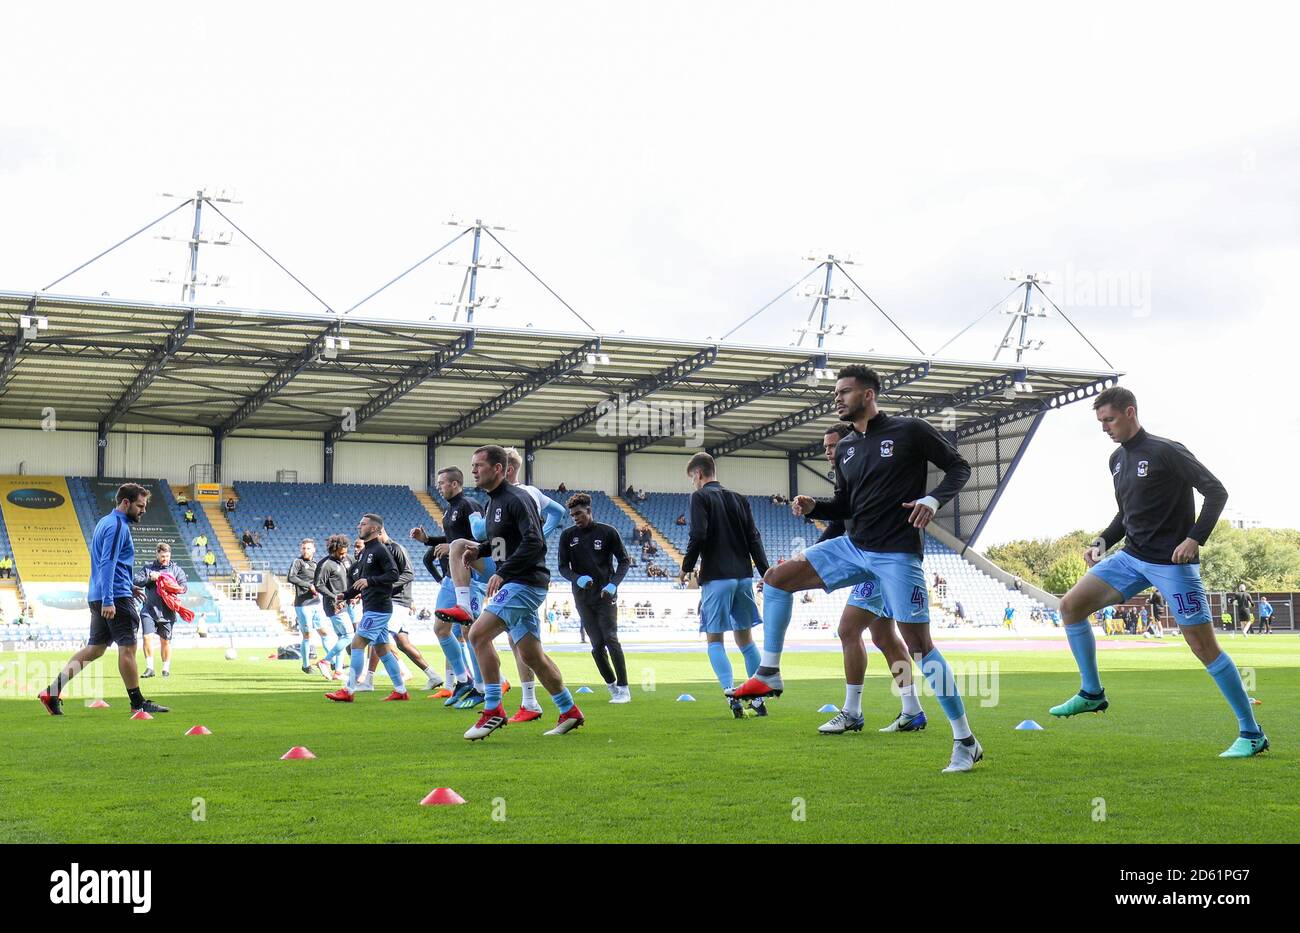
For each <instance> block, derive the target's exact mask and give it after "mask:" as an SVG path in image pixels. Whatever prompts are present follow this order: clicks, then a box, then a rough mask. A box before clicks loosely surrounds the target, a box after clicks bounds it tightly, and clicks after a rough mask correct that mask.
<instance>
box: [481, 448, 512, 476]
mask: <svg viewBox="0 0 1300 933" xmlns="http://www.w3.org/2000/svg"><path fill="white" fill-rule="evenodd" d="M474 453H476V454H483V456H485V457H487V462H488V463H490V464H492V466H499V467H501V469H503V470H504V469H506V468H508V467H509V466H510V456H509V455H508V454H507V453H506V449H505V448H504V447H502V446H501V445H500V444H484V445H483V446H482V447H480V448H478V449H477V450H475V451H474Z"/></svg>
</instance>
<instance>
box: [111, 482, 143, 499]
mask: <svg viewBox="0 0 1300 933" xmlns="http://www.w3.org/2000/svg"><path fill="white" fill-rule="evenodd" d="M141 496H143V497H144V498H146V499H148V498H149V490H147V489H145V488H144V487H143V486H141V485H140V484H139V483H123V484H122V485H121V486H118V487H117V499H116V500H114V501H116V502H121V501H122V500H123V499H125V500H126V501H127V502H135V500H137V499H139V498H140V497H141Z"/></svg>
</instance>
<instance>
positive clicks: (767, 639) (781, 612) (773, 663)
mask: <svg viewBox="0 0 1300 933" xmlns="http://www.w3.org/2000/svg"><path fill="white" fill-rule="evenodd" d="M793 611H794V594H793V593H788V592H786V591H785V590H779V589H777V588H776V587H774V586H773V585H772V584H770V583H768V584H766V585H764V587H763V658H762V661H763V664H764V665H766V666H768V667H779V666H780V664H781V650H782V649H783V648H784V647H785V630H786V629H787V628H789V627H790V615H791V613H792V612H793Z"/></svg>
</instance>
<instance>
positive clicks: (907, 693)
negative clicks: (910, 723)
mask: <svg viewBox="0 0 1300 933" xmlns="http://www.w3.org/2000/svg"><path fill="white" fill-rule="evenodd" d="M898 696H899V698H900V699H901V700H902V701H903V712H904V713H905V714H906V715H908V716H915V715H916V714H917V713H919V712H921V701H920V700H918V699H917V698H916V681H912V682H911V683H910V684H908V685H907V686H906V687H899V688H898Z"/></svg>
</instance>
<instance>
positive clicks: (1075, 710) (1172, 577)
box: [1050, 386, 1268, 758]
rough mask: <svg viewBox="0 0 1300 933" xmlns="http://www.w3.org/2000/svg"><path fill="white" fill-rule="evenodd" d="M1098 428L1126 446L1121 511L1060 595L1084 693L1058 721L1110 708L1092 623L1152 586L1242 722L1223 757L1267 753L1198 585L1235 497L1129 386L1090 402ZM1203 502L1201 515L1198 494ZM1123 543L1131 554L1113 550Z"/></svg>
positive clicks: (1119, 486) (1062, 709)
mask: <svg viewBox="0 0 1300 933" xmlns="http://www.w3.org/2000/svg"><path fill="white" fill-rule="evenodd" d="M1092 407H1093V411H1094V412H1096V416H1097V421H1099V422H1100V423H1101V429H1102V431H1104V432H1105V433H1106V436H1107V437H1109V438H1110V439H1111V440H1112V441H1114V442H1115V443H1116V444H1118V445H1119V449H1118V450H1116V451H1115V452H1114V453H1112V454H1111V456H1110V473H1111V479H1112V481H1113V482H1114V485H1115V502H1116V504H1117V505H1118V506H1119V511H1118V512H1116V513H1115V517H1114V518H1113V519H1112V520H1111V523H1110V525H1109V526H1107V528H1106V530H1105V531H1103V532H1102V533H1101V534H1100V535H1098V536H1097V537H1096V538H1095V539H1094V540H1093V542H1092V544H1090V545H1089V546H1088V547H1087V549H1086V550H1085V551H1084V560H1085V561H1086V562H1087V564H1088V566H1089V567H1090V568H1091V569H1089V571H1088V572H1087V573H1086V574H1084V575H1083V578H1082V579H1080V580H1079V582H1078V583H1076V584H1075V585H1074V586H1073V587H1071V588H1070V591H1069V592H1068V593H1066V594H1065V595H1064V596H1063V597H1061V622H1062V623H1063V624H1064V626H1065V634H1066V637H1067V638H1068V639H1069V642H1070V652H1071V653H1072V654H1073V655H1074V660H1075V663H1076V664H1078V666H1079V678H1080V681H1081V684H1080V688H1079V692H1078V693H1077V694H1075V695H1074V696H1072V697H1070V698H1069V699H1068V700H1066V701H1065V702H1064V703H1061V704H1060V705H1058V706H1053V707H1052V708H1051V710H1050V712H1051V714H1052V715H1053V716H1057V717H1060V718H1066V717H1069V716H1075V715H1078V714H1079V713H1099V712H1102V711H1103V710H1105V709H1107V708H1108V707H1109V706H1110V701H1109V700H1108V699H1107V697H1106V691H1105V690H1104V689H1102V685H1101V676H1100V674H1099V673H1098V671H1097V642H1096V639H1095V637H1094V635H1093V632H1092V623H1091V622H1090V621H1089V620H1088V617H1089V616H1090V615H1092V613H1094V612H1096V611H1097V610H1098V609H1102V608H1105V607H1106V606H1114V605H1118V604H1119V603H1122V602H1124V601H1125V600H1127V599H1129V598H1131V597H1133V596H1136V595H1137V594H1138V593H1141V592H1142V591H1143V590H1146V589H1149V588H1150V587H1153V586H1154V587H1155V588H1156V589H1158V590H1159V591H1160V592H1161V593H1162V594H1163V595H1164V597H1165V601H1166V602H1167V603H1168V604H1169V607H1170V609H1171V610H1172V611H1173V614H1174V617H1175V618H1176V619H1177V621H1178V625H1179V627H1180V628H1181V629H1182V633H1183V639H1184V640H1185V641H1186V642H1187V647H1189V648H1191V649H1192V653H1193V654H1194V655H1196V657H1197V659H1198V660H1199V661H1200V662H1201V663H1202V664H1204V665H1205V669H1206V671H1207V672H1208V673H1209V675H1210V676H1211V677H1212V678H1213V679H1214V682H1215V684H1216V685H1217V686H1218V688H1219V690H1220V691H1221V692H1222V693H1223V696H1224V699H1226V700H1227V701H1228V705H1229V706H1230V707H1231V708H1232V712H1233V714H1234V715H1235V716H1236V718H1237V738H1236V739H1235V740H1234V741H1233V743H1232V745H1231V746H1229V747H1228V749H1227V750H1226V751H1224V752H1223V754H1221V755H1220V756H1219V757H1220V758H1250V757H1252V756H1254V755H1258V754H1259V753H1260V752H1262V751H1266V750H1267V749H1268V738H1267V737H1266V736H1265V735H1264V732H1263V730H1261V729H1260V727H1259V723H1257V722H1256V721H1255V713H1254V710H1253V709H1252V704H1251V702H1250V696H1249V695H1248V694H1247V693H1246V688H1245V686H1244V685H1243V684H1242V681H1241V674H1240V673H1239V672H1238V670H1237V666H1236V665H1235V664H1233V662H1232V658H1230V657H1228V654H1227V652H1225V651H1223V650H1222V649H1221V648H1220V647H1219V642H1218V639H1216V638H1215V635H1214V626H1213V625H1211V624H1210V600H1209V598H1208V597H1207V596H1206V593H1205V586H1204V585H1203V584H1202V583H1201V568H1200V554H1201V545H1203V544H1204V543H1205V542H1206V541H1207V540H1208V539H1209V537H1210V532H1212V531H1213V530H1214V525H1215V522H1217V521H1218V520H1219V514H1220V513H1221V512H1222V511H1223V507H1224V505H1225V504H1226V503H1227V501H1228V492H1227V490H1226V489H1224V488H1223V484H1222V483H1220V482H1219V481H1218V480H1217V479H1216V478H1215V477H1214V474H1212V473H1211V472H1210V471H1209V470H1207V469H1206V468H1205V467H1204V466H1202V465H1201V462H1200V461H1199V460H1197V459H1196V458H1195V457H1193V456H1192V454H1191V452H1190V451H1189V450H1188V449H1187V448H1186V447H1184V446H1183V445H1182V444H1179V443H1178V442H1177V441H1171V440H1166V439H1165V438H1163V437H1156V436H1155V435H1154V434H1148V433H1147V432H1146V430H1145V429H1144V428H1143V427H1142V425H1141V424H1140V423H1139V422H1138V413H1137V398H1136V397H1135V396H1134V395H1133V393H1132V392H1130V391H1129V390H1128V389H1125V388H1123V387H1122V386H1112V387H1111V388H1109V389H1106V390H1105V391H1104V392H1102V393H1101V394H1100V395H1098V396H1097V398H1096V400H1095V401H1094V402H1093V404H1092ZM1193 489H1195V490H1197V491H1198V492H1200V493H1201V495H1203V496H1204V497H1205V501H1204V502H1203V503H1202V504H1201V514H1200V516H1199V517H1198V516H1197V514H1196V503H1195V500H1194V499H1193V498H1192V490H1193ZM1121 537H1122V538H1123V539H1124V542H1125V543H1124V548H1123V549H1122V550H1120V551H1117V552H1116V553H1114V554H1111V555H1110V556H1109V557H1107V556H1106V551H1107V550H1108V549H1109V548H1111V547H1112V546H1113V545H1115V544H1116V543H1118V542H1119V540H1120V538H1121Z"/></svg>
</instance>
